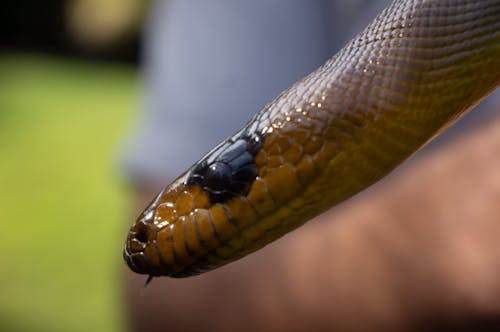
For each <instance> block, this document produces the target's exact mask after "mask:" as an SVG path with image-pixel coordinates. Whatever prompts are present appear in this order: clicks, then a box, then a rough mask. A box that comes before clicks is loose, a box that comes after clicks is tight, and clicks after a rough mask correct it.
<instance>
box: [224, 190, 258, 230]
mask: <svg viewBox="0 0 500 332" xmlns="http://www.w3.org/2000/svg"><path fill="white" fill-rule="evenodd" d="M226 208H227V209H228V210H229V213H231V216H232V217H233V219H234V220H235V222H236V223H237V224H238V226H239V227H246V226H248V225H250V224H252V223H254V222H255V221H256V220H257V218H258V216H257V213H256V211H255V210H254V208H253V207H252V205H251V204H250V202H249V201H248V200H247V199H246V198H240V197H235V198H234V199H231V200H229V201H228V202H227V203H226Z"/></svg>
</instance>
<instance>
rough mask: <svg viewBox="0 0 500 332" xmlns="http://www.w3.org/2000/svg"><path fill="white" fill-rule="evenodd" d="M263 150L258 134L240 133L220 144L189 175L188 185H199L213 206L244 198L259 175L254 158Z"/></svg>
mask: <svg viewBox="0 0 500 332" xmlns="http://www.w3.org/2000/svg"><path fill="white" fill-rule="evenodd" d="M261 146H262V137H261V136H260V135H259V134H257V133H251V134H250V133H247V132H245V131H241V132H239V133H237V134H236V135H234V136H233V137H231V138H229V139H227V140H226V141H224V142H222V143H221V144H219V145H218V146H217V147H215V148H214V149H213V150H212V151H210V152H209V153H208V154H207V155H206V156H205V157H204V158H203V159H202V160H200V161H199V162H198V163H196V164H195V165H194V166H193V167H192V168H191V170H190V171H189V174H188V178H187V184H188V185H199V186H200V187H202V188H203V189H204V190H206V191H207V192H208V194H209V197H210V201H211V203H212V204H215V203H224V202H226V201H227V200H228V199H230V198H232V197H234V196H236V195H246V194H248V191H249V190H250V185H251V184H252V182H253V181H254V180H255V178H256V177H257V174H258V168H257V165H256V164H255V161H254V159H255V156H256V155H257V152H259V150H260V148H261Z"/></svg>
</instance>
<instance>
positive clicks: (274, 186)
mask: <svg viewBox="0 0 500 332" xmlns="http://www.w3.org/2000/svg"><path fill="white" fill-rule="evenodd" d="M264 181H266V184H267V187H268V188H269V191H270V194H271V196H272V197H274V199H275V200H277V201H278V202H284V201H287V200H289V199H291V198H293V197H294V196H295V195H296V193H297V192H298V191H299V190H300V188H301V184H300V182H299V181H298V179H297V176H296V174H295V168H294V167H293V166H291V165H283V166H280V167H278V168H273V169H270V170H269V171H268V172H267V175H266V177H265V178H264Z"/></svg>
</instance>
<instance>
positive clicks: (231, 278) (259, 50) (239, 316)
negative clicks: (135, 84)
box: [124, 0, 453, 331]
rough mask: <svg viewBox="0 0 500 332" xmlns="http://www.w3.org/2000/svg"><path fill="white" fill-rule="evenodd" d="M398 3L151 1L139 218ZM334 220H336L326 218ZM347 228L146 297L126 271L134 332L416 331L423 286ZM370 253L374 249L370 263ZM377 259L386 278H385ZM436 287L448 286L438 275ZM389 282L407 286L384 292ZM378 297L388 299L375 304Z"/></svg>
mask: <svg viewBox="0 0 500 332" xmlns="http://www.w3.org/2000/svg"><path fill="white" fill-rule="evenodd" d="M389 2H390V1H388V0H386V1H367V0H357V1H348V0H337V1H334V0H315V1H311V0H309V1H303V0H274V1H268V0H253V1H244V2H243V1H242V2H235V1H230V0H215V1H210V2H208V1H207V2H203V1H180V0H177V1H176V0H169V1H158V2H156V3H154V4H153V8H152V10H151V17H150V21H149V23H148V26H147V27H146V34H145V49H144V63H145V73H144V107H143V108H144V110H143V112H142V114H141V116H140V118H139V119H138V122H137V125H136V128H135V132H134V134H133V135H132V137H131V139H130V140H129V142H128V145H127V148H126V150H125V154H124V163H125V167H126V170H127V172H128V174H129V176H130V178H131V181H132V183H133V186H134V190H135V193H136V196H137V200H136V201H137V208H136V211H134V212H136V213H138V212H140V211H139V210H140V209H141V208H142V207H144V206H145V204H146V203H147V202H148V201H149V200H151V199H152V198H153V197H154V196H155V194H156V193H157V192H158V191H159V190H160V189H161V188H162V187H163V186H164V185H165V184H167V183H168V182H169V181H171V180H173V179H174V178H175V177H176V176H177V175H178V174H180V172H182V171H183V170H185V169H186V168H187V167H189V166H190V165H191V164H192V163H194V162H195V161H196V160H197V159H198V158H199V157H200V156H202V155H203V153H204V152H206V151H208V150H209V149H210V148H211V147H213V146H215V145H216V144H217V143H218V142H220V141H221V140H223V139H224V138H226V137H227V136H229V135H231V134H232V133H233V132H234V131H235V130H236V129H238V128H240V127H241V126H242V125H243V124H244V123H245V122H246V121H248V120H249V119H250V118H251V116H252V115H253V114H254V113H255V112H256V111H257V110H259V109H260V108H261V107H262V106H264V104H265V103H266V102H268V101H270V100H271V99H272V98H273V97H274V96H276V95H277V94H278V93H279V92H281V91H282V90H283V89H285V88H287V87H288V86H290V85H291V84H293V83H294V82H295V81H297V80H298V79H300V78H302V77H303V76H305V75H306V74H308V73H309V72H311V71H312V70H314V69H315V68H316V67H318V66H319V65H321V64H322V63H323V62H324V61H325V60H326V59H328V58H329V57H330V56H331V55H332V54H334V53H335V52H336V51H337V50H338V49H340V47H342V46H343V45H344V44H345V42H346V41H347V40H349V39H350V38H351V37H352V36H353V35H354V34H355V33H357V32H358V31H359V30H360V29H361V28H363V27H364V26H365V25H366V23H367V22H369V21H370V19H371V18H372V17H374V16H375V14H376V13H378V12H379V11H380V9H381V8H383V7H384V6H386V5H387V4H388V3H389ZM325 218H331V216H330V217H322V218H321V219H325ZM347 219H349V221H351V222H352V226H345V223H343V224H342V223H339V224H338V225H328V226H326V225H323V224H326V223H315V224H314V226H311V227H309V228H307V229H306V230H300V231H299V232H295V233H294V234H293V235H290V236H288V237H287V239H286V240H282V241H280V243H279V244H272V245H270V246H268V248H267V249H266V250H263V251H260V252H258V253H256V254H253V255H251V256H249V257H247V258H245V259H244V260H241V261H238V262H235V263H232V264H229V265H227V266H225V267H223V268H221V269H218V270H216V271H213V272H210V273H208V274H205V275H202V276H198V277H194V278H189V279H184V280H174V279H167V278H162V279H161V280H155V281H154V282H153V283H152V284H151V285H150V286H149V287H148V288H147V289H146V290H144V291H142V290H141V288H142V286H143V284H144V282H145V278H144V276H139V275H134V274H132V273H131V272H127V275H126V276H127V280H126V301H127V308H128V314H127V317H128V318H129V319H130V323H131V329H132V330H133V331H164V330H180V331H198V330H203V331H247V330H248V331H253V330H310V329H311V328H313V330H331V328H332V326H336V327H338V328H339V330H345V331H370V330H373V331H376V330H390V329H391V328H392V329H398V328H402V327H405V326H406V324H407V323H408V321H409V320H410V318H413V317H410V318H409V317H407V316H411V314H409V312H411V311H412V308H413V307H412V304H411V303H410V304H408V306H409V307H408V308H404V309H402V308H398V306H397V304H398V301H399V300H400V301H401V304H405V305H406V304H407V302H408V301H409V299H408V297H411V295H415V293H414V292H412V291H411V290H409V288H411V287H413V285H412V284H411V283H405V281H404V280H402V279H401V278H402V277H403V276H404V273H407V272H408V270H406V269H407V268H408V269H411V268H412V266H409V267H408V266H406V265H405V264H401V265H402V267H401V271H403V272H404V273H401V271H394V269H392V270H391V269H390V266H391V265H390V264H389V263H388V262H387V260H390V259H391V258H392V256H391V255H387V253H385V252H384V251H383V250H381V249H380V248H379V247H378V242H377V241H380V240H376V239H375V240H374V239H370V241H374V243H375V245H374V244H373V243H368V245H366V244H362V243H363V242H362V241H361V240H364V236H365V235H363V234H364V233H363V229H364V228H365V227H367V226H366V225H365V224H364V223H363V222H361V221H360V222H355V221H353V220H351V219H353V218H352V217H351V218H347ZM361 219H362V218H361ZM387 224H388V225H392V224H391V223H387ZM342 225H344V226H342ZM393 226H394V225H393ZM321 227H323V228H324V229H325V230H328V232H329V233H326V234H328V235H329V237H332V238H335V239H337V240H338V241H337V243H339V244H338V245H335V246H336V247H335V248H334V250H332V246H333V245H331V244H325V243H324V240H322V239H321V238H318V237H322V236H325V232H322V231H318V229H316V233H315V235H314V234H312V231H311V229H312V228H321ZM356 227H358V228H359V229H357V228H356ZM353 229H357V230H358V231H359V230H361V233H356V232H355V231H353ZM410 230H411V227H410V228H408V229H407V230H404V231H402V232H400V233H401V234H400V233H397V232H392V231H391V230H389V228H388V227H386V228H383V227H382V231H381V232H382V234H385V232H389V233H391V232H392V233H391V234H393V235H387V236H388V239H387V240H388V242H389V243H391V241H393V240H394V238H397V237H399V238H401V239H408V237H411V235H412V232H411V231H410ZM375 233H377V232H375ZM396 235H397V236H396ZM324 238H328V236H326V237H324ZM292 239H293V241H292ZM384 239H385V238H384ZM418 239H420V238H419V237H417V240H415V241H413V242H411V241H410V248H411V245H412V244H413V245H415V246H419V245H422V243H423V242H419V240H418ZM360 243H361V244H360ZM319 244H322V245H323V246H324V247H323V248H320V247H318V246H319ZM298 246H300V247H301V248H302V249H301V250H298ZM373 248H376V249H377V250H373V252H370V249H373ZM322 249H323V250H322ZM321 252H324V253H328V254H329V255H331V256H332V257H331V258H332V259H331V260H330V261H329V266H322V264H321V258H322V257H316V255H317V254H318V253H321ZM290 253H293V256H292V257H293V258H291V256H290ZM396 256H397V255H396ZM388 257H389V258H388ZM397 258H398V259H401V260H403V259H408V256H405V255H404V254H402V255H401V257H397ZM403 261H404V260H403ZM307 262H309V263H307ZM377 262H378V263H380V266H383V267H388V272H381V271H379V268H380V267H378V266H376V265H377V264H376V263H377ZM314 263H315V264H316V267H313V266H312V264H314ZM396 264H397V263H396ZM360 265H363V266H360ZM301 266H304V267H303V268H301ZM306 266H307V267H306ZM318 266H322V268H321V269H319V270H318ZM313 271H314V272H315V273H314V274H313V273H312V272H313ZM335 271H339V272H338V275H336V274H335ZM341 271H343V272H341ZM346 271H347V272H346ZM349 271H350V272H349ZM353 271H354V272H357V273H359V275H356V274H354V275H353V274H352V272H353ZM398 273H399V276H398ZM393 274H394V275H393ZM431 275H432V273H431ZM432 277H434V276H433V275H432ZM391 278H394V279H391ZM436 278H438V279H439V278H442V279H443V280H446V278H445V277H443V276H442V275H439V274H438V275H437V276H436ZM439 280H441V279H439ZM389 281H394V282H395V283H396V285H387V284H385V283H387V282H389ZM381 285H382V286H383V287H382V286H381ZM432 285H433V287H436V286H435V285H434V284H432ZM324 287H326V288H324ZM397 287H401V288H403V289H398V288H397ZM328 289H329V290H328ZM380 289H383V290H386V291H387V293H386V294H376V292H377V291H380ZM431 289H434V288H432V287H431ZM399 291H401V292H402V294H403V295H400V293H398V292H399ZM449 293H450V294H452V293H453V291H452V290H450V291H449ZM447 294H448V293H447ZM330 295H335V296H336V297H337V298H336V299H331V298H329V296H330ZM398 296H401V297H403V298H404V299H398V298H397V297H398ZM405 296H406V297H405ZM429 298H430V297H429ZM415 306H417V305H415ZM410 307H412V308H410ZM414 312H415V315H417V314H418V313H419V311H418V310H414Z"/></svg>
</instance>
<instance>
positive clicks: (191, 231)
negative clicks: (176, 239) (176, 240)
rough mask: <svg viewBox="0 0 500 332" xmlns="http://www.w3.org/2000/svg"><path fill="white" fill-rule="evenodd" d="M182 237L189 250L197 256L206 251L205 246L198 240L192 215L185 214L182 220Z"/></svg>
mask: <svg viewBox="0 0 500 332" xmlns="http://www.w3.org/2000/svg"><path fill="white" fill-rule="evenodd" d="M184 238H185V240H186V243H187V246H188V248H189V250H190V251H192V252H194V253H195V254H197V255H198V256H201V255H204V254H206V253H207V248H205V247H204V246H203V244H202V243H201V242H200V238H199V236H198V233H197V231H196V225H195V223H194V216H193V215H190V216H187V217H186V220H185V221H184Z"/></svg>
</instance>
